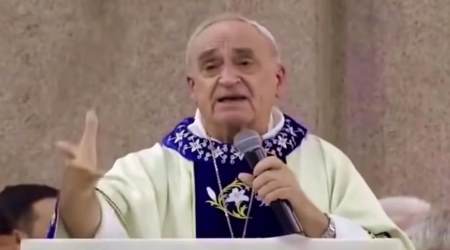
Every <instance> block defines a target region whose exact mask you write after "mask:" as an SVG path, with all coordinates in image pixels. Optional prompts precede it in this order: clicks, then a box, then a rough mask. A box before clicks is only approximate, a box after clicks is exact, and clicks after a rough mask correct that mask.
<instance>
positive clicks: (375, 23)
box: [0, 0, 450, 208]
mask: <svg viewBox="0 0 450 250" xmlns="http://www.w3.org/2000/svg"><path fill="white" fill-rule="evenodd" d="M225 11H233V12H239V13H242V14H244V15H246V16H248V17H250V18H255V19H256V20H258V21H260V22H261V23H262V24H263V25H266V26H267V27H268V28H269V29H270V30H271V31H272V32H273V34H274V35H275V37H276V38H277V40H278V42H279V43H280V47H281V49H282V52H283V60H284V62H285V64H286V66H287V71H288V81H289V91H287V93H286V96H285V97H284V99H283V101H282V102H281V104H280V105H281V106H282V108H283V110H284V111H286V112H287V113H289V114H291V115H292V116H294V117H295V118H297V119H299V120H300V121H302V122H303V123H304V124H305V125H306V126H307V127H308V128H309V129H310V130H311V131H312V132H313V133H315V134H318V135H320V136H321V137H323V138H325V139H326V140H328V141H330V142H332V143H334V144H335V145H337V146H338V147H339V148H340V149H342V150H343V151H344V152H345V153H346V154H347V155H348V156H349V157H350V158H351V159H352V160H353V162H354V163H355V165H356V167H357V168H358V170H359V171H360V172H361V174H362V175H363V177H364V178H365V179H366V181H367V182H368V184H369V185H370V186H371V187H372V189H373V190H374V192H375V193H376V195H377V196H378V197H383V196H388V195H414V196H417V197H420V198H422V199H425V200H428V201H430V202H431V203H432V205H433V206H435V207H437V208H439V207H448V204H450V194H449V191H448V190H450V111H449V107H450V15H449V13H450V2H449V1H448V0H428V1H417V0H380V1H374V0H339V1H334V0H278V1H272V0H258V1H257V0H240V1H238V0H234V1H233V0H230V1H225V0H221V1H219V0H216V1H212V0H211V1H199V0H152V1H147V0H70V1H69V0H66V1H61V0H2V1H0V188H3V187H4V186H5V185H9V184H16V183H23V182H37V183H47V184H51V185H55V186H59V185H60V180H61V174H62V170H63V163H62V159H61V157H60V156H59V155H58V154H57V152H56V150H55V148H54V146H53V145H54V142H55V141H56V140H59V139H68V140H72V141H76V140H78V138H79V136H80V134H81V131H82V128H83V120H84V113H85V112H86V111H87V110H88V109H90V108H95V109H96V111H97V113H98V115H99V119H100V138H99V139H100V141H99V150H100V157H101V165H102V167H103V168H104V169H105V170H106V169H109V168H110V166H112V163H113V162H114V159H116V158H118V157H120V156H123V155H124V154H126V153H128V152H132V151H135V150H139V149H142V148H146V147H150V146H151V145H153V144H154V143H155V142H158V141H160V140H161V138H162V137H163V135H164V134H165V133H166V132H168V131H170V130H171V128H172V127H173V126H174V125H175V124H176V123H177V122H178V121H179V120H180V119H182V118H183V117H185V116H190V115H192V114H193V112H194V106H193V105H192V103H191V102H190V99H189V97H188V91H187V85H186V82H185V78H184V68H183V66H184V65H183V62H184V49H185V45H186V43H187V40H188V37H189V35H190V33H191V32H192V31H193V29H194V28H195V27H196V25H198V24H199V23H200V22H201V21H202V20H204V19H205V18H207V17H209V16H211V15H214V14H219V13H222V12H225Z"/></svg>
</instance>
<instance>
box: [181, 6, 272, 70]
mask: <svg viewBox="0 0 450 250" xmlns="http://www.w3.org/2000/svg"><path fill="white" fill-rule="evenodd" d="M233 21H235V22H242V23H245V24H247V25H249V26H251V27H252V28H253V29H255V30H256V31H257V32H258V33H259V34H260V35H261V36H262V37H263V39H265V40H266V42H267V43H268V45H269V47H270V49H271V52H272V53H273V56H274V59H275V61H276V62H277V63H280V62H281V57H280V53H279V48H278V44H277V42H276V40H275V38H274V36H273V35H272V33H271V32H270V31H269V30H268V29H267V28H266V27H264V26H263V25H261V24H259V23H258V22H256V21H254V20H251V19H248V18H246V17H243V16H241V15H239V14H231V13H227V14H222V15H219V16H214V17H212V18H209V19H207V20H205V21H203V22H202V23H201V24H200V25H199V26H198V27H197V28H196V29H195V30H194V32H193V33H192V35H191V37H190V38H189V41H188V43H187V46H186V55H185V64H186V69H188V70H189V67H190V65H191V63H192V57H193V55H192V51H193V48H194V47H195V46H196V45H197V44H196V43H197V38H198V36H199V35H200V34H202V33H203V32H204V31H205V30H206V29H208V28H210V27H211V26H213V25H215V24H218V23H222V22H233Z"/></svg>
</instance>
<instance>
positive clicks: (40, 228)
mask: <svg viewBox="0 0 450 250" xmlns="http://www.w3.org/2000/svg"><path fill="white" fill-rule="evenodd" d="M55 202H56V199H55V198H47V199H42V200H39V201H37V202H35V203H34V204H33V224H32V228H31V235H29V236H30V238H45V237H46V236H47V231H48V227H49V225H50V222H51V220H52V216H53V211H54V208H55Z"/></svg>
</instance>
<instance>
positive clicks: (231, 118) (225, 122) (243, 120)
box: [216, 114, 252, 129]
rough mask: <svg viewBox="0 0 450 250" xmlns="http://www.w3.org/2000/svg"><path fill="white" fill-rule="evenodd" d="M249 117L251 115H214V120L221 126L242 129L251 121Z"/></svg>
mask: <svg viewBox="0 0 450 250" xmlns="http://www.w3.org/2000/svg"><path fill="white" fill-rule="evenodd" d="M251 118H252V117H251V116H250V115H245V114H227V115H220V116H218V117H216V121H217V123H218V124H221V125H222V126H226V127H230V128H234V129H242V128H245V127H248V125H249V124H250V122H251Z"/></svg>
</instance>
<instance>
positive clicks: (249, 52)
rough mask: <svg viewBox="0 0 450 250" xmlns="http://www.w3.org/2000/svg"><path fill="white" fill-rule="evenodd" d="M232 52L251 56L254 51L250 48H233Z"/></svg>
mask: <svg viewBox="0 0 450 250" xmlns="http://www.w3.org/2000/svg"><path fill="white" fill-rule="evenodd" d="M233 52H234V53H236V54H237V55H239V56H246V57H253V56H254V55H255V53H254V52H253V50H252V49H250V48H236V49H233Z"/></svg>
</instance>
